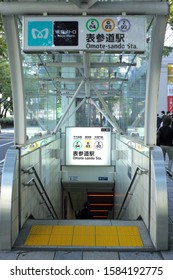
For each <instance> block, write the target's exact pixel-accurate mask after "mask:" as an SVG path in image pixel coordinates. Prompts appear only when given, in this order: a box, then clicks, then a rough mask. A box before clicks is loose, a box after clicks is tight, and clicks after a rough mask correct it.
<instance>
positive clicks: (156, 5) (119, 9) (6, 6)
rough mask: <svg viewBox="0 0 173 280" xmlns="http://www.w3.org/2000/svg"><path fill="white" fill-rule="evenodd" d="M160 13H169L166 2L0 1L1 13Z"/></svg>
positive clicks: (163, 14) (164, 14)
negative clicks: (79, 4)
mask: <svg viewBox="0 0 173 280" xmlns="http://www.w3.org/2000/svg"><path fill="white" fill-rule="evenodd" d="M122 13H126V14H128V15H162V16H166V15H168V13H169V4H168V3H167V2H152V1H150V2H148V1H147V2H141V1H139V2H136V1H135V2H133V1H131V2H111V3H108V2H97V3H96V4H95V5H93V6H92V7H90V8H89V7H88V6H87V5H82V6H81V8H79V7H77V6H76V5H75V4H74V3H70V2H68V3H56V2H44V3H43V2H34V3H33V2H30V1H28V2H17V1H16V2H0V14H2V15H45V14H48V15H82V14H85V15H119V14H122Z"/></svg>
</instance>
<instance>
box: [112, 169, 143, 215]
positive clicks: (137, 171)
mask: <svg viewBox="0 0 173 280" xmlns="http://www.w3.org/2000/svg"><path fill="white" fill-rule="evenodd" d="M147 173H148V170H145V169H143V168H141V167H137V168H136V171H135V173H134V175H133V178H132V180H131V182H130V185H129V187H128V189H127V192H126V194H125V196H124V199H123V202H122V204H121V207H120V210H119V212H118V215H117V219H119V217H120V214H121V212H122V210H123V208H124V204H125V203H126V200H127V198H128V196H129V195H132V194H130V191H131V189H132V186H133V183H134V181H135V178H136V176H137V175H142V174H147Z"/></svg>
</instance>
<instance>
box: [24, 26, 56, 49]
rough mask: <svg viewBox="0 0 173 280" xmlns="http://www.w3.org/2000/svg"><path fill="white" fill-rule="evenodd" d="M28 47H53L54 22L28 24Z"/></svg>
mask: <svg viewBox="0 0 173 280" xmlns="http://www.w3.org/2000/svg"><path fill="white" fill-rule="evenodd" d="M28 46H52V22H51V21H30V22H28Z"/></svg>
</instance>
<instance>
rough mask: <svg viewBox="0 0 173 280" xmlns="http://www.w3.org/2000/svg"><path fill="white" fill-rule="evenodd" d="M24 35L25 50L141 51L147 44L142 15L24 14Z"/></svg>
mask: <svg viewBox="0 0 173 280" xmlns="http://www.w3.org/2000/svg"><path fill="white" fill-rule="evenodd" d="M23 38H24V40H23V51H25V52H34V51H53V50H63V51H65V50H72V51H74V50H79V51H80V50H88V51H106V52H107V51H125V52H137V53H140V52H144V51H145V48H146V45H145V44H146V22H145V17H142V16H136V17H134V16H128V17H120V16H112V17H58V16H57V17H34V16H33V17H29V16H28V17H27V16H26V17H24V36H23ZM139 38H140V40H139Z"/></svg>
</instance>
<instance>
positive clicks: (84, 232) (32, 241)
mask: <svg viewBox="0 0 173 280" xmlns="http://www.w3.org/2000/svg"><path fill="white" fill-rule="evenodd" d="M24 245H26V246H70V247H73V246H84V247H91V246H92V247H98V246H100V247H102V246H104V247H105V246H110V247H119V246H121V247H143V242H142V239H141V236H140V233H139V230H138V227H137V226H79V225H76V226H58V225H56V226H55V225H53V226H45V225H33V226H32V227H31V230H30V232H29V235H28V237H27V238H26V241H25V243H24Z"/></svg>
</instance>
